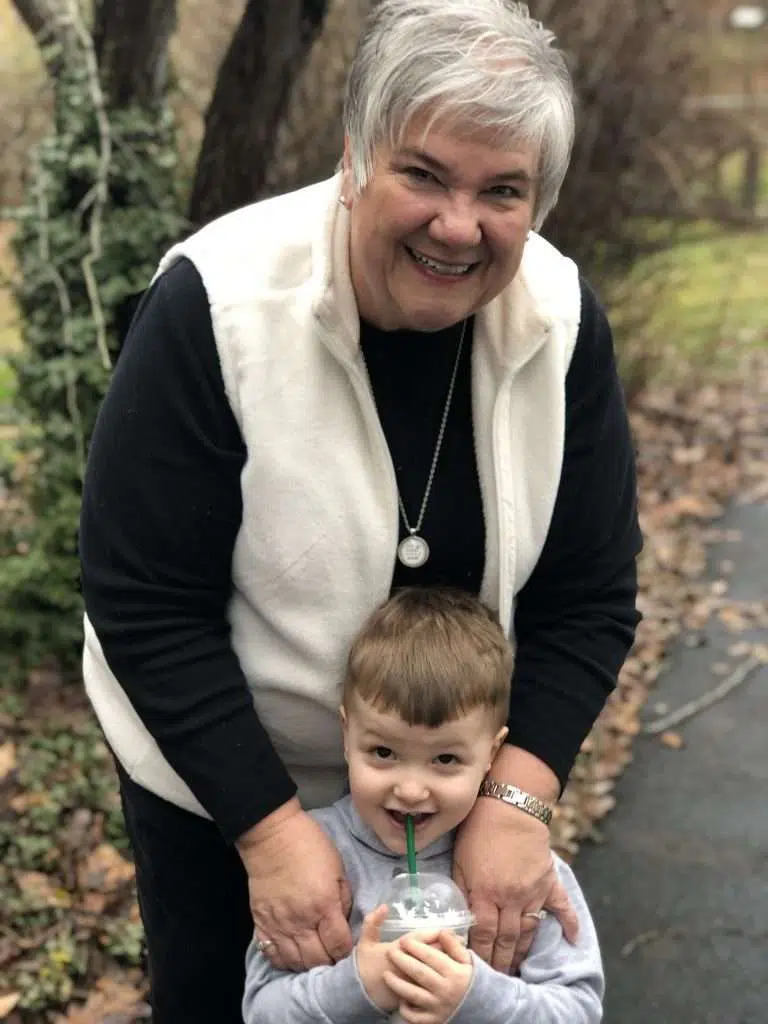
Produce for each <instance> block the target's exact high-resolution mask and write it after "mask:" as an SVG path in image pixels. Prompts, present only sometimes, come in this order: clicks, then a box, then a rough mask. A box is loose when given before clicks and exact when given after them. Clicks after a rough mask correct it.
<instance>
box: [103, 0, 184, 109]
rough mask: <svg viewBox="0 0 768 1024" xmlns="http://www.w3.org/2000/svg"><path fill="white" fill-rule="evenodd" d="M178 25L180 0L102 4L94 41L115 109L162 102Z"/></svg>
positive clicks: (107, 1)
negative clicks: (170, 54) (177, 12)
mask: <svg viewBox="0 0 768 1024" xmlns="http://www.w3.org/2000/svg"><path fill="white" fill-rule="evenodd" d="M175 25H176V0H130V2H125V0H97V3H96V5H95V11H94V27H93V40H94V45H95V48H96V56H97V59H98V62H99V70H100V72H101V79H102V83H103V85H104V89H105V91H106V93H107V97H108V100H107V102H108V104H109V106H110V107H128V106H131V105H133V104H136V105H138V106H140V107H143V108H144V109H145V110H151V109H152V108H154V107H157V106H159V105H160V104H161V103H162V102H163V99H164V96H165V91H166V85H167V79H168V42H169V40H170V37H171V34H172V32H173V30H174V28H175Z"/></svg>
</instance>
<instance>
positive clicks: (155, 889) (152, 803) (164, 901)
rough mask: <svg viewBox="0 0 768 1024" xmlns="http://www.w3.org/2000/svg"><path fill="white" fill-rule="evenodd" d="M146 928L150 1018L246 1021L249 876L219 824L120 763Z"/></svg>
mask: <svg viewBox="0 0 768 1024" xmlns="http://www.w3.org/2000/svg"><path fill="white" fill-rule="evenodd" d="M118 774H119V776H120V790H121V795H122V800H123V813H124V815H125V822H126V826H127V829H128V836H129V838H130V841H131V846H132V847H133V852H134V857H135V861H136V881H137V886H138V892H139V908H140V910H141V917H142V921H143V922H144V929H145V931H146V935H147V946H148V952H149V977H150V985H151V1000H150V1001H151V1003H152V1024H242V1019H243V1018H242V1013H241V1008H240V1006H241V1000H242V997H243V984H244V979H245V951H246V947H247V946H248V943H249V942H250V939H251V935H252V934H253V922H252V920H251V913H250V910H249V907H248V881H247V877H246V873H245V869H244V868H243V866H242V863H241V861H240V858H239V857H238V854H237V851H236V850H235V849H234V847H232V846H230V845H228V844H227V843H226V842H225V841H224V840H223V839H222V837H221V835H220V833H219V831H218V829H217V828H216V826H215V825H214V824H213V823H212V822H210V821H208V820H206V819H204V818H200V817H198V816H197V815H196V814H190V813H188V812H187V811H183V810H181V809H180V808H178V807H175V806H174V805H173V804H169V803H167V802H166V801H165V800H161V799H160V797H157V796H155V795H154V794H153V793H150V792H148V791H147V790H146V789H143V788H142V787H141V786H138V785H136V783H135V782H131V780H130V779H129V778H128V777H127V775H126V774H125V772H124V771H123V770H122V769H121V768H120V767H119V766H118Z"/></svg>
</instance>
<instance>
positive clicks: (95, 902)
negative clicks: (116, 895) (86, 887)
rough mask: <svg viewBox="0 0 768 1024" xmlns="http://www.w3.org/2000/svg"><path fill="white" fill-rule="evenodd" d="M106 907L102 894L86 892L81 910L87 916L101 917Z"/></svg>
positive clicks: (105, 898) (105, 899)
mask: <svg viewBox="0 0 768 1024" xmlns="http://www.w3.org/2000/svg"><path fill="white" fill-rule="evenodd" d="M106 905H107V897H106V896H105V895H104V893H103V892H86V893H85V895H84V896H83V910H84V911H85V912H86V913H87V914H93V915H95V916H96V917H101V915H102V914H103V913H104V908H105V907H106Z"/></svg>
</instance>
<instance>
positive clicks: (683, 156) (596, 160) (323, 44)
mask: <svg viewBox="0 0 768 1024" xmlns="http://www.w3.org/2000/svg"><path fill="white" fill-rule="evenodd" d="M368 3H369V0H327V2H325V0H304V2H303V3H299V2H294V3H290V4H288V3H277V2H274V3H273V2H269V3H264V2H263V0H261V2H257V0H251V2H247V3H246V2H245V0H226V2H224V0H222V2H219V3H217V4H213V3H212V2H211V0H179V3H178V8H177V5H176V3H175V2H174V0H134V3H132V4H131V5H130V7H129V8H128V7H126V5H120V4H117V3H115V2H112V0H96V2H94V3H93V4H92V5H84V4H79V3H77V2H76V0H60V2H57V0H18V2H16V0H14V2H13V3H12V2H11V0H2V2H0V38H1V39H2V40H3V42H4V44H5V45H4V48H2V49H0V87H1V86H2V85H4V84H5V83H9V82H11V81H12V82H13V86H14V88H13V89H12V90H11V91H12V94H13V96H14V104H12V105H11V106H10V107H9V110H8V111H7V112H6V111H5V110H4V112H3V116H2V118H1V119H0V206H2V207H3V209H4V211H5V213H4V215H3V218H2V224H1V225H0V270H2V271H3V272H4V274H5V277H6V284H7V285H9V287H6V288H5V289H4V290H3V292H2V294H0V554H2V565H0V594H2V600H1V601H0V663H2V668H1V669H0V672H1V673H2V674H1V675H0V805H2V807H3V812H4V813H3V816H2V820H0V865H2V866H1V867H0V897H1V898H0V905H1V906H2V909H1V910H0V976H1V977H2V979H3V980H2V982H0V1019H4V1018H7V1019H8V1020H10V1021H12V1022H14V1024H28V1022H30V1021H71V1022H79V1024H95V1022H96V1021H105V1020H111V1021H113V1022H117V1021H121V1022H125V1024H128V1022H130V1021H134V1020H141V1019H145V1018H146V1017H147V1015H148V1008H147V1006H146V1003H145V992H146V985H145V977H144V971H143V961H142V946H141V928H140V923H139V919H138V912H137V907H136V903H135V894H134V888H133V869H132V865H131V862H130V854H129V851H128V850H127V848H126V844H125V839H124V835H123V831H122V826H121V819H120V813H119V805H118V798H117V794H116V786H115V780H114V774H113V770H112V767H111V763H110V759H109V755H108V752H107V750H106V748H105V746H104V744H103V740H102V738H101V736H100V734H99V731H98V728H97V727H96V725H95V723H94V721H93V719H92V718H91V716H90V715H89V714H88V711H87V708H86V706H85V702H84V698H83V694H82V689H81V687H80V686H79V685H78V674H77V662H78V647H79V628H80V626H79V614H80V599H79V596H78V590H77V565H76V546H75V538H76V523H77V512H78V502H79V491H80V481H81V479H82V467H83V460H84V455H85V452H86V450H87V442H88V436H89V432H90V429H91V426H92V423H93V417H94V415H95V412H96V409H97V407H98V403H99V401H100V398H101V395H102V394H103V391H104V388H105V386H106V384H107V381H108V378H109V371H110V366H111V363H112V362H113V361H114V358H115V353H116V351H117V347H118V345H119V339H120V331H121V326H120V324H121V317H122V315H123V311H124V301H125V299H126V297H127V296H129V295H130V294H132V293H133V292H135V291H137V290H138V289H140V288H141V287H142V286H143V285H144V284H145V283H146V281H147V280H148V278H149V277H150V276H151V273H152V270H153V267H154V264H155V263H156V260H157V258H158V256H159V255H160V253H161V252H162V250H163V249H164V248H165V246H166V245H167V244H168V243H169V242H170V241H172V240H174V239H175V238H177V237H179V236H180V235H182V234H184V233H185V232H186V231H188V230H190V229H191V227H192V226H194V225H195V224H198V223H202V222H204V221H205V220H207V219H209V218H210V217H212V216H215V215H216V214H217V213H220V212H224V210H226V209H228V208H232V207H234V206H236V205H239V204H240V203H242V202H246V201H249V200H250V199H252V198H254V197H256V196H259V195H267V194H271V193H274V192H276V191H281V190H284V189H287V188H291V187H295V186H298V185H301V184H305V183H307V182H309V181H312V180H317V179H318V178H320V177H321V176H323V175H324V174H326V173H328V172H329V171H330V170H332V167H333V164H334V162H335V159H336V156H337V153H338V150H339V144H340V135H339V131H338V117H339V112H340V86H341V82H342V81H343V77H344V73H345V70H346V66H347V62H348V59H349V54H350V52H351V50H352V47H353V45H354V40H355V38H356V34H357V31H358V27H359V23H360V19H361V18H362V16H363V15H364V13H365V11H366V9H367V7H368ZM609 6H610V17H608V16H607V12H608V7H609ZM710 6H711V8H712V10H711V11H710V10H709V6H708V5H706V4H701V3H694V2H691V4H690V7H687V5H686V3H684V2H680V3H677V4H669V3H667V2H665V0H648V2H644V0H621V2H620V3H612V4H610V5H608V4H607V0H606V3H602V4H601V3H590V4H586V3H585V4H573V3H570V2H565V0H552V2H546V3H545V2H544V0H540V2H538V3H533V4H532V8H533V9H534V11H537V12H538V13H539V14H540V15H541V16H542V17H546V20H547V21H548V22H549V23H551V24H553V25H554V26H555V27H556V29H557V30H558V32H559V34H560V37H561V39H562V40H563V42H564V43H565V45H566V46H567V48H568V49H569V51H570V52H571V54H572V61H573V67H574V74H575V78H576V81H577V85H578V89H579V95H580V99H581V112H580V123H581V131H580V136H579V144H578V147H577V151H576V153H575V156H574V164H573V170H572V174H571V175H570V176H569V179H568V184H567V186H566V188H565V190H564V193H563V196H562V200H561V203H560V205H559V207H558V210H557V212H556V214H555V215H554V216H553V217H552V220H551V222H550V223H549V224H548V225H547V233H548V234H549V235H550V237H552V238H553V240H554V241H555V242H556V243H557V244H559V245H560V246H561V247H562V248H564V249H565V250H566V251H568V252H569V253H571V254H572V255H574V257H575V258H577V259H578V261H579V262H580V264H581V265H582V266H583V267H584V269H585V270H586V271H587V273H588V274H589V275H590V277H591V278H592V279H593V280H594V281H595V282H596V283H597V285H598V288H599V290H600V292H601V294H603V296H604V297H605V298H606V301H607V302H608V304H609V306H610V308H611V314H612V319H613V321H614V323H615V325H616V328H617V343H618V347H619V355H620V359H621V364H622V374H623V378H624V382H625V388H626V390H627V393H628V397H629V399H630V404H631V415H632V425H633V430H634V433H635V438H636V441H637V447H638V458H639V468H640V486H641V505H642V518H643V529H644V533H645V537H646V547H645V551H644V553H643V556H642V560H641V604H642V609H643V612H644V615H645V620H644V622H643V624H642V626H641V629H640V632H639V635H638V640H637V644H636V646H635V649H634V651H633V653H632V655H631V656H630V659H629V660H628V662H627V665H626V667H625V669H624V671H623V673H622V677H621V681H620V685H619V688H618V689H617V691H616V693H615V694H614V697H613V698H612V699H611V701H610V702H609V705H608V707H607V708H606V711H605V713H604V714H603V716H602V717H601V719H600V721H599V722H598V723H597V725H596V727H595V729H594V730H593V733H592V735H591V736H590V737H589V739H588V740H587V742H586V743H585V746H584V749H583V751H582V753H581V755H580V756H579V760H578V763H577V765H576V768H575V769H574V773H573V777H572V781H571V784H570V786H569V788H568V790H567V791H566V794H565V797H564V799H563V801H562V804H561V807H560V809H559V812H558V816H557V820H556V823H555V831H554V838H555V841H556V845H557V847H558V849H560V851H561V852H563V853H564V854H565V855H566V856H568V857H571V858H572V857H574V856H575V855H576V853H577V851H578V847H579V844H580V843H581V842H583V841H584V839H585V838H586V837H591V838H592V839H593V840H594V839H599V824H598V823H599V820H600V818H601V817H602V816H603V815H604V814H605V813H607V812H608V811H609V810H610V807H611V806H612V803H613V800H614V795H613V788H614V783H615V780H616V778H617V777H618V776H619V775H620V773H621V771H622V770H623V768H624V767H625V766H626V764H627V763H628V762H629V760H630V758H631V750H632V743H633V741H634V740H635V737H636V736H637V735H638V733H640V732H641V731H642V730H643V729H644V728H645V727H644V725H643V720H642V713H643V708H646V709H647V705H648V697H649V694H650V693H651V692H652V687H653V683H654V680H655V679H656V678H657V676H658V674H659V672H661V671H663V668H664V656H665V651H666V649H667V647H668V645H669V643H670V641H671V640H672V639H673V638H674V637H675V636H676V635H678V634H679V633H681V632H683V633H684V634H685V635H686V636H687V637H690V638H691V642H695V639H696V634H697V630H698V629H699V628H700V626H701V624H702V622H703V621H705V619H706V617H707V616H709V615H718V616H720V617H721V619H722V620H723V621H724V622H725V623H726V624H728V626H729V628H732V629H733V631H734V644H733V648H732V656H733V665H731V666H723V665H719V666H713V677H716V676H717V675H718V674H722V673H723V672H724V671H726V672H727V671H731V669H733V668H734V666H735V667H736V668H738V665H739V664H741V663H742V662H743V661H744V659H746V658H762V657H764V655H765V652H764V650H759V649H758V650H753V649H750V650H748V651H747V650H745V645H744V644H743V643H741V642H740V640H739V636H738V634H739V632H740V630H741V629H742V628H743V626H744V624H745V623H750V622H754V621H765V616H766V609H765V607H763V606H750V607H745V606H742V605H736V604H734V603H733V602H730V601H729V599H728V582H727V575H728V570H727V566H723V567H722V572H721V575H720V578H719V579H718V580H717V581H716V583H715V584H712V583H710V582H707V580H706V578H705V576H704V569H705V564H706V545H707V542H708V541H709V540H712V539H715V538H716V537H717V527H716V520H717V516H718V513H719V511H720V509H721V507H722V505H723V503H724V502H726V501H728V500H730V499H731V498H732V496H733V495H735V494H743V495H744V494H746V495H748V496H751V497H752V498H753V499H755V500H758V499H760V498H765V497H766V496H768V488H766V480H765V475H764V474H765V469H764V467H765V465H766V462H767V461H768V460H765V458H764V456H765V450H764V448H765V438H766V436H768V430H766V426H768V423H766V420H765V397H766V392H767V391H768V381H767V374H766V356H765V353H766V348H768V346H767V345H766V342H768V314H767V313H766V309H765V303H764V301H763V300H762V291H763V289H762V287H761V281H763V280H764V279H765V271H766V269H768V243H767V242H766V237H767V236H766V234H765V232H764V231H763V230H761V228H764V222H763V218H764V216H765V204H766V199H767V198H768V197H767V195H766V181H765V174H764V171H763V170H762V168H761V161H760V160H758V162H757V187H756V189H755V187H754V181H752V179H753V178H754V176H755V175H754V170H755V166H754V165H755V161H754V152H753V150H754V138H755V137H759V136H760V133H761V132H763V133H764V130H765V126H764V125H763V124H762V123H761V121H760V118H761V117H762V116H764V115H761V114H760V112H759V109H762V108H758V105H757V104H752V105H750V104H746V103H745V104H742V105H741V106H739V105H738V104H737V105H736V108H735V109H734V106H733V104H731V106H730V107H728V109H726V110H725V111H723V110H721V109H719V108H718V107H717V105H716V104H715V105H714V107H713V105H712V104H711V103H709V102H708V101H706V100H707V97H708V96H711V95H717V96H720V95H727V96H731V97H732V96H736V97H738V96H740V95H742V94H743V92H744V81H745V71H744V69H745V67H747V68H749V67H751V66H752V64H751V62H754V64H755V67H758V66H759V59H758V57H757V54H758V52H759V51H758V50H757V48H756V47H755V44H754V40H749V41H745V40H742V39H740V38H736V37H734V36H732V35H724V34H723V33H722V31H721V27H722V14H723V12H722V10H721V9H720V8H721V6H722V5H720V4H719V3H714V2H713V3H712V4H711V5H710ZM539 8H540V10H538V9H539ZM30 29H32V31H33V32H36V33H37V42H35V40H34V37H33V35H32V34H31V33H30ZM6 40H9V42H8V43H6V42H5V41H6ZM150 44H151V45H150ZM275 54H280V55H281V60H280V61H279V62H277V63H276V62H275V58H274V55H275ZM745 62H746V63H745ZM750 81H752V80H751V79H750ZM244 83H247V86H248V87H247V88H244ZM753 84H754V85H755V88H756V89H757V90H758V91H759V90H760V89H762V88H764V83H763V82H762V81H761V75H760V73H759V72H756V74H755V77H754V83H753ZM9 94H10V93H9ZM641 99H642V102H640V100H641ZM705 101H706V102H705ZM742 108H743V109H742ZM246 125H247V126H248V130H245V128H244V126H246ZM223 140H227V143H228V144H227V145H223ZM318 140H321V141H318ZM748 171H749V174H748V173H747V172H748ZM747 178H749V181H747V180H746V179H747ZM745 181H746V184H748V185H750V187H749V188H747V187H746V186H745ZM750 183H751V184H750ZM734 542H736V539H735V538H734ZM710 684H711V681H706V680H704V681H703V682H702V687H703V690H706V689H707V688H708V686H709V685H710ZM660 736H661V741H662V742H665V743H667V744H668V745H670V746H679V745H682V744H683V743H684V737H683V736H682V735H681V733H680V732H675V731H674V730H667V731H664V732H662V733H660Z"/></svg>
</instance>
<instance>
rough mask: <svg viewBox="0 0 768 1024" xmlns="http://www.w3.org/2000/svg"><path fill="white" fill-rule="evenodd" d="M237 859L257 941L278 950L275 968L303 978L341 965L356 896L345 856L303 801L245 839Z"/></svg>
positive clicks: (272, 954) (287, 806)
mask: <svg viewBox="0 0 768 1024" xmlns="http://www.w3.org/2000/svg"><path fill="white" fill-rule="evenodd" d="M235 845H236V847H237V851H238V853H239V854H240V858H241V860H242V861H243V864H244V865H245V869H246V871H247V873H248V892H249V897H250V904H251V913H252V915H253V921H254V925H255V928H256V936H257V938H258V939H261V940H262V941H270V942H272V943H274V945H273V946H270V947H269V949H268V951H267V955H268V956H269V959H270V961H271V963H272V964H273V965H274V966H275V967H279V968H283V969H288V970H294V971H301V970H304V969H306V968H309V967H318V966H319V965H321V964H331V963H336V961H337V960H341V959H342V958H343V957H345V956H346V955H347V954H348V953H349V952H350V950H351V949H352V934H351V932H350V930H349V925H348V923H347V916H348V914H349V910H350V907H351V903H352V900H351V896H350V892H349V886H348V884H347V880H346V877H345V875H344V864H343V862H342V859H341V856H340V854H339V852H338V850H337V849H336V847H335V846H334V845H333V843H332V842H331V840H330V839H329V838H328V836H327V835H326V834H325V832H323V830H322V828H321V827H320V826H319V825H318V824H317V822H316V821H315V820H314V819H313V818H312V817H310V815H309V814H307V813H306V811H304V810H302V807H301V804H300V803H299V801H298V799H296V798H294V799H292V800H289V801H288V802H287V803H285V804H283V806H282V807H279V808H278V809H277V810H276V811H273V813H272V814H270V815H268V816H267V817H266V818H264V819H263V820H262V821H260V822H259V823H258V825H255V826H254V827H253V828H252V829H249V830H248V832H245V833H243V835H241V836H240V838H239V839H238V840H237V842H236V844H235Z"/></svg>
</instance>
